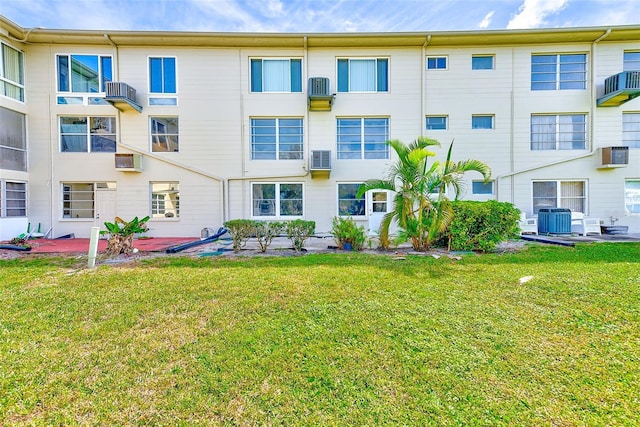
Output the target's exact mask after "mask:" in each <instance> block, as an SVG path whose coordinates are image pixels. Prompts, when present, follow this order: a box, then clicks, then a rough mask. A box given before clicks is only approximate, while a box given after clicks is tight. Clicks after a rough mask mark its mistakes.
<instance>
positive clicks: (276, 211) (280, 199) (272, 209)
mask: <svg viewBox="0 0 640 427" xmlns="http://www.w3.org/2000/svg"><path fill="white" fill-rule="evenodd" d="M251 200H252V205H253V216H254V217H263V216H265V217H296V216H297V217H299V216H302V215H303V200H304V198H303V189H302V184H298V183H253V184H252V185H251Z"/></svg>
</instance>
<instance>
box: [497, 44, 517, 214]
mask: <svg viewBox="0 0 640 427" xmlns="http://www.w3.org/2000/svg"><path fill="white" fill-rule="evenodd" d="M514 61H515V50H514V48H511V100H510V101H511V111H510V113H511V120H509V122H510V123H509V171H510V172H513V170H514V169H515V167H516V159H515V149H516V147H515V140H514V138H515V132H516V129H515V126H516V125H515V113H516V94H515V87H514V82H515V78H516V70H515V66H514V64H515V62H514ZM510 181H511V182H510V184H511V185H510V187H511V188H510V193H511V200H510V201H511V203H514V201H515V200H516V190H515V185H516V181H515V177H514V176H513V175H511V179H510ZM496 182H497V183H498V184H497V185H496V199H497V200H500V184H499V182H500V181H499V180H496Z"/></svg>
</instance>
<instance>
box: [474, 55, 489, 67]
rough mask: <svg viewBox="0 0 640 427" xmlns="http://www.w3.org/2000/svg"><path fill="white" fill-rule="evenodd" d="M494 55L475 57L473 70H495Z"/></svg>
mask: <svg viewBox="0 0 640 427" xmlns="http://www.w3.org/2000/svg"><path fill="white" fill-rule="evenodd" d="M494 59H495V57H494V56H493V55H473V56H472V57H471V69H472V70H493V68H494V65H493V63H494Z"/></svg>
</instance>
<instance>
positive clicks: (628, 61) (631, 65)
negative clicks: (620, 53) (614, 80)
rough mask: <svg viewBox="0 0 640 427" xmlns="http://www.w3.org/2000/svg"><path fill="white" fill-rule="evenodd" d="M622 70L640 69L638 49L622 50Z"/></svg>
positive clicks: (639, 52)
mask: <svg viewBox="0 0 640 427" xmlns="http://www.w3.org/2000/svg"><path fill="white" fill-rule="evenodd" d="M623 58H624V64H623V65H624V68H623V69H624V71H638V70H640V51H633V52H624V57H623Z"/></svg>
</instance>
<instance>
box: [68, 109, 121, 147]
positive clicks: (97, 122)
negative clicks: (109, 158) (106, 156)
mask: <svg viewBox="0 0 640 427" xmlns="http://www.w3.org/2000/svg"><path fill="white" fill-rule="evenodd" d="M60 151H61V152H63V153H86V152H91V153H115V152H116V119H115V117H84V116H83V117H67V116H62V117H60Z"/></svg>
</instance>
